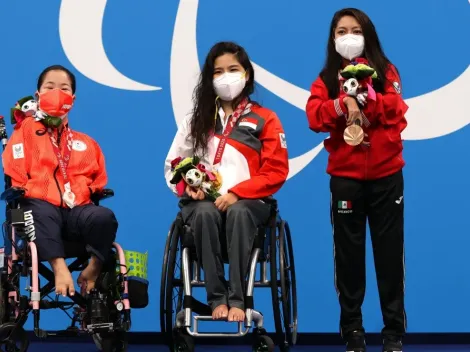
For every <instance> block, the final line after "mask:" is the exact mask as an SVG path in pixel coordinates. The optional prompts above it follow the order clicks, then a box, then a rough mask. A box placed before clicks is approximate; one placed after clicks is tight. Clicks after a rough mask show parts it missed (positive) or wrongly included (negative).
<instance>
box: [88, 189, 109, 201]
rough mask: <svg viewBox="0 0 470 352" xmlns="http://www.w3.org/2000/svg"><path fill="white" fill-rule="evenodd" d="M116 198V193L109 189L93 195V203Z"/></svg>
mask: <svg viewBox="0 0 470 352" xmlns="http://www.w3.org/2000/svg"><path fill="white" fill-rule="evenodd" d="M111 197H114V191H113V190H112V189H109V188H105V189H102V190H100V191H97V192H95V193H93V194H92V195H91V201H92V202H93V203H98V202H100V201H101V200H103V199H106V198H111Z"/></svg>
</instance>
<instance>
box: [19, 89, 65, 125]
mask: <svg viewBox="0 0 470 352" xmlns="http://www.w3.org/2000/svg"><path fill="white" fill-rule="evenodd" d="M10 116H11V124H12V125H14V126H15V129H18V128H20V126H21V124H22V123H23V120H24V119H26V118H27V117H34V119H35V120H36V121H42V122H43V123H44V125H45V126H46V127H55V128H57V127H59V126H60V124H61V123H62V119H60V118H59V117H53V116H49V115H47V114H46V113H44V112H42V111H41V110H39V106H38V102H37V101H36V100H35V99H34V97H32V96H27V97H24V98H21V99H20V100H18V101H17V102H16V105H15V106H14V107H13V108H11V111H10Z"/></svg>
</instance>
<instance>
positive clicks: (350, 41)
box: [335, 34, 364, 60]
mask: <svg viewBox="0 0 470 352" xmlns="http://www.w3.org/2000/svg"><path fill="white" fill-rule="evenodd" d="M335 46H336V51H337V52H338V54H340V55H341V56H342V57H344V58H345V59H347V60H352V59H356V58H357V57H359V56H360V55H361V54H362V52H363V51H364V37H363V36H362V35H357V34H346V35H343V36H341V37H339V38H337V39H335Z"/></svg>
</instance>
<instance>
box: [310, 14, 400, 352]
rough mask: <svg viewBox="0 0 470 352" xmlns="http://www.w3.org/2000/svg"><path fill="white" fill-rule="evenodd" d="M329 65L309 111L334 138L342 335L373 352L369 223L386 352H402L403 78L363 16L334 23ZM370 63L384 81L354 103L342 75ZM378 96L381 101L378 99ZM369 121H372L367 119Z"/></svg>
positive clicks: (329, 143)
mask: <svg viewBox="0 0 470 352" xmlns="http://www.w3.org/2000/svg"><path fill="white" fill-rule="evenodd" d="M329 35H330V38H329V40H328V50H327V52H328V54H327V58H326V63H325V66H324V68H323V70H322V71H321V73H320V75H319V77H318V78H317V79H316V80H315V82H313V84H312V87H311V96H310V98H309V100H308V102H307V107H306V112H307V117H308V122H309V126H310V128H311V129H312V130H313V131H315V132H328V133H330V138H328V139H326V140H325V142H324V144H325V149H326V150H327V151H328V152H329V154H330V155H329V160H328V167H327V173H329V174H330V175H331V180H330V189H331V221H332V226H333V233H334V249H335V284H336V288H337V291H338V297H339V302H340V306H341V322H340V326H341V334H342V336H343V338H344V339H345V341H346V344H347V350H348V351H356V352H363V351H365V340H364V328H363V324H362V314H361V305H362V302H363V300H364V295H365V286H366V282H365V278H366V265H365V251H366V245H365V241H366V221H367V219H368V220H369V226H370V232H371V238H372V244H373V250H374V261H375V269H376V273H377V282H378V286H379V294H380V302H381V308H382V314H383V321H384V324H385V327H384V329H383V330H382V334H383V336H384V351H386V352H388V351H401V349H402V347H401V337H402V336H403V334H404V333H405V328H406V314H405V309H404V287H405V284H404V275H405V274H404V270H405V269H404V231H403V223H404V216H403V211H404V200H403V174H402V168H403V166H404V165H405V163H404V161H403V156H402V150H403V145H402V139H401V132H402V131H403V130H404V129H405V127H406V125H407V122H406V120H405V113H406V111H407V109H408V107H407V105H406V104H405V102H404V101H403V98H402V96H401V88H400V86H401V84H400V77H399V75H398V72H397V70H396V69H395V67H394V66H393V65H392V64H391V63H390V61H389V60H388V59H387V57H386V56H385V54H384V52H383V50H382V47H381V45H380V42H379V39H378V36H377V33H376V30H375V27H374V25H373V23H372V22H371V20H370V19H369V17H368V16H367V15H366V14H365V13H363V12H362V11H360V10H357V9H343V10H340V11H338V12H337V13H336V14H335V15H334V17H333V20H332V22H331V28H330V33H329ZM358 61H362V62H363V63H365V64H368V65H369V66H370V67H372V68H374V69H375V71H376V72H377V75H378V77H377V79H373V80H372V88H373V90H370V91H369V93H371V94H369V95H367V97H365V96H362V98H366V99H365V100H364V99H356V98H354V97H351V96H347V95H346V94H345V93H344V91H343V89H341V88H342V85H343V84H344V81H342V80H341V79H340V77H339V73H340V71H341V70H342V69H343V68H344V67H345V66H347V65H350V64H353V65H354V64H355V63H356V62H358ZM374 91H375V94H373V92H374ZM364 116H365V118H364ZM357 122H358V123H359V124H360V125H362V128H363V131H364V135H365V139H364V142H363V143H362V144H360V145H356V146H351V145H349V144H347V143H346V142H345V139H344V137H343V133H344V131H345V129H346V128H347V126H351V125H352V124H355V123H357Z"/></svg>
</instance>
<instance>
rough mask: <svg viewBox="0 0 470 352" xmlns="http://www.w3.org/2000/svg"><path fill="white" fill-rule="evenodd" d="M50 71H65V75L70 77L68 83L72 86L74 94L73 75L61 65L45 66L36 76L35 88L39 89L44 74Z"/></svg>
mask: <svg viewBox="0 0 470 352" xmlns="http://www.w3.org/2000/svg"><path fill="white" fill-rule="evenodd" d="M50 71H62V72H65V73H66V74H67V76H68V77H69V79H70V85H71V86H72V94H75V89H76V87H77V82H76V80H75V75H74V74H73V73H72V72H70V70H69V69H68V68H66V67H64V66H62V65H52V66H49V67H46V68H45V69H44V70H43V71H42V72H41V74H40V75H39V77H38V85H37V89H38V91H39V89H41V86H42V84H43V83H44V78H45V77H46V75H47V74H48V73H49V72H50Z"/></svg>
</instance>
